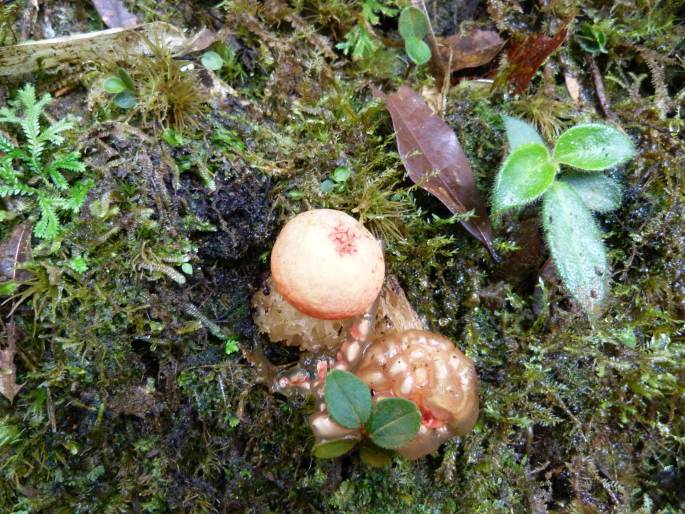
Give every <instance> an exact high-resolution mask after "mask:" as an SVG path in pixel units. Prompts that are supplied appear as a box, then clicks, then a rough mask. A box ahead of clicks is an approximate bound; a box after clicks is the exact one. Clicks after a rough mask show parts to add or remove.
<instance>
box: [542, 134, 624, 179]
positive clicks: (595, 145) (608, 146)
mask: <svg viewBox="0 0 685 514" xmlns="http://www.w3.org/2000/svg"><path fill="white" fill-rule="evenodd" d="M633 155H635V147H634V146H633V142H632V141H631V140H630V138H629V137H628V136H626V135H625V134H624V133H623V132H621V131H620V130H618V129H616V128H614V127H612V126H611V125H603V124H601V123H588V124H586V125H578V126H576V127H573V128H570V129H568V130H567V131H566V132H564V133H563V134H562V135H561V136H559V139H558V140H557V144H556V146H555V147H554V159H555V160H556V161H558V162H560V163H562V164H568V165H569V166H573V167H574V168H580V169H581V170H589V171H597V170H605V169H607V168H611V167H612V166H617V165H619V164H622V163H624V162H626V161H628V160H629V159H630V158H631V157H633Z"/></svg>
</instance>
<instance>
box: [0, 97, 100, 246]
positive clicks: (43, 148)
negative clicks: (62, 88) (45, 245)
mask: <svg viewBox="0 0 685 514" xmlns="http://www.w3.org/2000/svg"><path fill="white" fill-rule="evenodd" d="M50 99H51V97H50V95H48V94H45V95H43V96H42V97H41V98H40V100H39V99H37V98H36V90H35V89H34V87H33V86H32V85H31V84H27V85H25V86H24V87H23V88H22V89H20V90H19V91H18V93H17V98H16V100H15V101H14V102H12V103H11V107H3V108H2V109H0V123H7V124H11V125H17V126H18V127H19V129H20V132H21V134H23V137H24V139H25V143H24V144H22V145H15V144H14V143H13V142H12V141H10V140H9V139H8V138H6V137H5V136H3V135H2V134H0V198H3V197H10V196H27V197H30V198H32V199H33V200H35V206H37V207H38V210H39V211H40V218H39V219H38V222H37V223H36V225H35V227H34V230H33V233H34V234H35V235H36V236H37V237H40V238H42V239H53V238H54V237H55V236H57V234H59V232H60V229H61V224H60V219H59V216H58V212H59V211H65V212H71V213H76V212H78V211H79V209H80V208H81V206H82V205H83V202H84V201H85V199H86V194H88V190H89V189H90V188H91V186H92V184H93V183H92V181H91V180H89V179H82V180H79V181H76V182H73V183H71V184H70V181H69V180H68V176H69V175H67V176H65V175H64V174H63V172H67V173H68V174H70V175H72V176H74V175H79V174H81V173H83V172H84V171H85V170H86V166H85V164H83V162H81V156H80V155H79V153H78V152H75V151H74V152H66V153H61V152H59V151H55V152H54V153H53V151H52V150H53V149H52V148H50V146H53V147H57V148H59V147H60V146H61V145H62V144H63V143H64V136H63V135H62V133H63V132H65V131H67V130H69V129H71V128H72V127H73V126H74V123H73V121H72V120H70V119H68V118H65V119H62V120H59V121H56V122H54V123H51V124H50V125H48V126H47V127H43V126H41V120H40V118H41V116H42V115H43V112H44V110H45V106H46V105H47V104H48V103H49V102H50Z"/></svg>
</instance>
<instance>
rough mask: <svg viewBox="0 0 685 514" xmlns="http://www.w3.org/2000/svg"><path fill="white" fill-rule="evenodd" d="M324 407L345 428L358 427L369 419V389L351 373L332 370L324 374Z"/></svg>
mask: <svg viewBox="0 0 685 514" xmlns="http://www.w3.org/2000/svg"><path fill="white" fill-rule="evenodd" d="M324 394H325V399H326V407H327V408H328V412H330V414H331V417H332V418H333V419H334V420H335V421H336V423H338V424H339V425H342V426H344V427H345V428H358V427H360V426H362V425H363V424H364V423H366V421H367V420H368V419H369V414H370V413H371V391H370V390H369V386H367V385H366V384H365V383H364V382H363V381H362V380H360V379H359V378H357V377H356V376H354V375H353V374H352V373H348V372H347V371H341V370H338V369H336V370H333V371H331V372H330V373H329V374H328V376H326V389H325V392H324Z"/></svg>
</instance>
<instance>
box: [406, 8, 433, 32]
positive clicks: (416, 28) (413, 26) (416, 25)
mask: <svg viewBox="0 0 685 514" xmlns="http://www.w3.org/2000/svg"><path fill="white" fill-rule="evenodd" d="M399 30H400V36H402V39H405V40H406V39H409V38H412V37H415V38H417V39H423V38H424V37H426V36H427V35H428V32H429V30H430V28H429V26H428V20H427V19H426V15H425V14H424V12H423V10H422V9H419V8H418V7H413V6H410V7H405V8H404V9H402V12H401V13H400V21H399Z"/></svg>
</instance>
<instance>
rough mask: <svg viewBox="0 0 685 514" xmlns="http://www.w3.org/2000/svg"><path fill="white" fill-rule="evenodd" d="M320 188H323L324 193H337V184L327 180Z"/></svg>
mask: <svg viewBox="0 0 685 514" xmlns="http://www.w3.org/2000/svg"><path fill="white" fill-rule="evenodd" d="M319 187H320V188H321V192H322V193H332V192H333V191H335V182H333V181H332V180H331V179H329V178H327V179H326V180H324V181H323V182H321V185H320V186H319Z"/></svg>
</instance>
